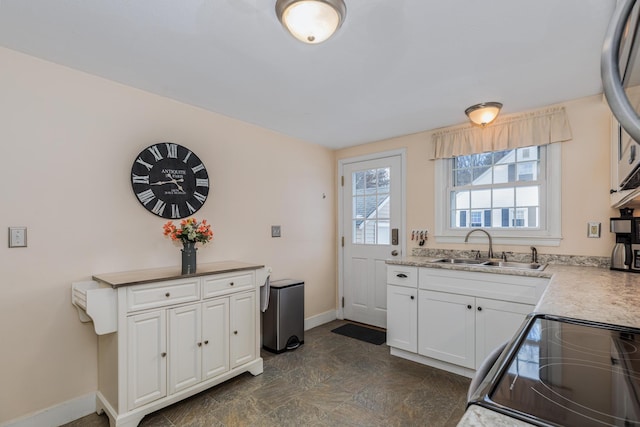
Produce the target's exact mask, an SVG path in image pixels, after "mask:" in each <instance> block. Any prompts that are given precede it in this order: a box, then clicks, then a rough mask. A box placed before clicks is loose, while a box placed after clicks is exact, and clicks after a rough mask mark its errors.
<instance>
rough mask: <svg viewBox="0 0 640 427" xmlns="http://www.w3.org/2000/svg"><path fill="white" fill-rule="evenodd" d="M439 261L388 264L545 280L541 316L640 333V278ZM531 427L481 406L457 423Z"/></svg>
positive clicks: (555, 267)
mask: <svg viewBox="0 0 640 427" xmlns="http://www.w3.org/2000/svg"><path fill="white" fill-rule="evenodd" d="M434 259H435V258H429V257H419V256H418V257H416V256H412V257H406V258H400V259H392V260H388V261H387V264H396V265H408V266H416V267H429V268H446V269H451V270H463V271H475V272H478V271H479V272H485V273H492V274H512V275H519V276H531V277H546V278H549V279H550V280H549V285H548V286H547V288H546V290H545V291H544V293H543V295H542V298H541V299H540V301H539V302H538V304H537V305H536V307H535V312H536V313H541V314H551V315H557V316H563V317H571V318H575V319H583V320H591V321H595V322H602V323H609V324H614V325H622V326H630V327H635V328H640V274H635V273H626V272H622V271H612V270H609V269H606V268H601V267H585V266H581V265H559V264H549V265H547V267H546V268H545V269H544V270H542V271H532V270H514V269H506V268H502V269H501V268H491V269H489V268H487V267H479V266H472V265H464V266H463V265H459V264H442V263H434V262H433V261H434ZM530 425H531V424H528V423H525V422H522V421H519V420H516V419H514V418H511V417H508V416H505V415H502V414H499V413H497V412H494V411H491V410H489V409H486V408H481V407H479V406H476V405H472V406H470V407H469V408H468V409H467V411H466V412H465V414H464V416H463V417H462V419H461V420H460V422H459V423H458V427H471V426H492V427H507V426H518V427H520V426H530Z"/></svg>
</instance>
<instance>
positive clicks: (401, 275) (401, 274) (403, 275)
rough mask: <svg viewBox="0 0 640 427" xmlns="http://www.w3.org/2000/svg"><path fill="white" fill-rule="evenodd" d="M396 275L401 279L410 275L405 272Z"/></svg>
mask: <svg viewBox="0 0 640 427" xmlns="http://www.w3.org/2000/svg"><path fill="white" fill-rule="evenodd" d="M396 277H399V278H401V279H406V278H407V277H408V276H407V275H406V274H404V273H399V274H396Z"/></svg>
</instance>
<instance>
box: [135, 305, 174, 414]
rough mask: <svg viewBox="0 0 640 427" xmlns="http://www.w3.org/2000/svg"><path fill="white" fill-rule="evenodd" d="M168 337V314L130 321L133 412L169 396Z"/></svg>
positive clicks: (160, 312) (144, 316) (159, 312)
mask: <svg viewBox="0 0 640 427" xmlns="http://www.w3.org/2000/svg"><path fill="white" fill-rule="evenodd" d="M166 333H167V327H166V314H165V310H159V311H154V312H151V313H145V314H139V315H136V316H130V317H128V318H127V345H128V347H129V352H128V355H127V356H128V360H127V367H128V375H127V380H128V397H129V398H128V406H129V409H130V410H131V409H133V408H136V407H138V406H141V405H144V404H145V403H149V402H152V401H154V400H156V399H159V398H161V397H164V396H166V395H167V358H166V351H167V347H166Z"/></svg>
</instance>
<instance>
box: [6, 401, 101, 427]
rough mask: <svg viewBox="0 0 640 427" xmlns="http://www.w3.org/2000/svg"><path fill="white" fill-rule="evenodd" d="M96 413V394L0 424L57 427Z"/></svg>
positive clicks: (22, 426)
mask: <svg viewBox="0 0 640 427" xmlns="http://www.w3.org/2000/svg"><path fill="white" fill-rule="evenodd" d="M95 411H96V394H95V393H89V394H87V395H84V396H80V397H76V398H75V399H71V400H67V401H66V402H62V403H58V404H57V405H53V406H50V407H48V408H46V409H41V410H40V411H36V412H33V413H31V414H29V415H25V416H24V417H20V418H16V419H14V420H11V421H6V422H4V423H0V427H56V426H59V425H61V424H66V423H69V422H71V421H74V420H77V419H78V418H82V417H84V416H87V415H89V414H91V413H93V412H95Z"/></svg>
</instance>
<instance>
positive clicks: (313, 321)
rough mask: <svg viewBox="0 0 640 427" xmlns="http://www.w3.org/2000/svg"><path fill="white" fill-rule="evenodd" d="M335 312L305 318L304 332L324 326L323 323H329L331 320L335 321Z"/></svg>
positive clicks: (330, 311)
mask: <svg viewBox="0 0 640 427" xmlns="http://www.w3.org/2000/svg"><path fill="white" fill-rule="evenodd" d="M336 319H337V316H336V311H335V310H329V311H325V312H324V313H320V314H316V315H315V316H312V317H307V318H306V319H304V330H305V331H308V330H309V329H313V328H315V327H316V326H320V325H324V324H325V323H329V322H331V321H332V320H336Z"/></svg>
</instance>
